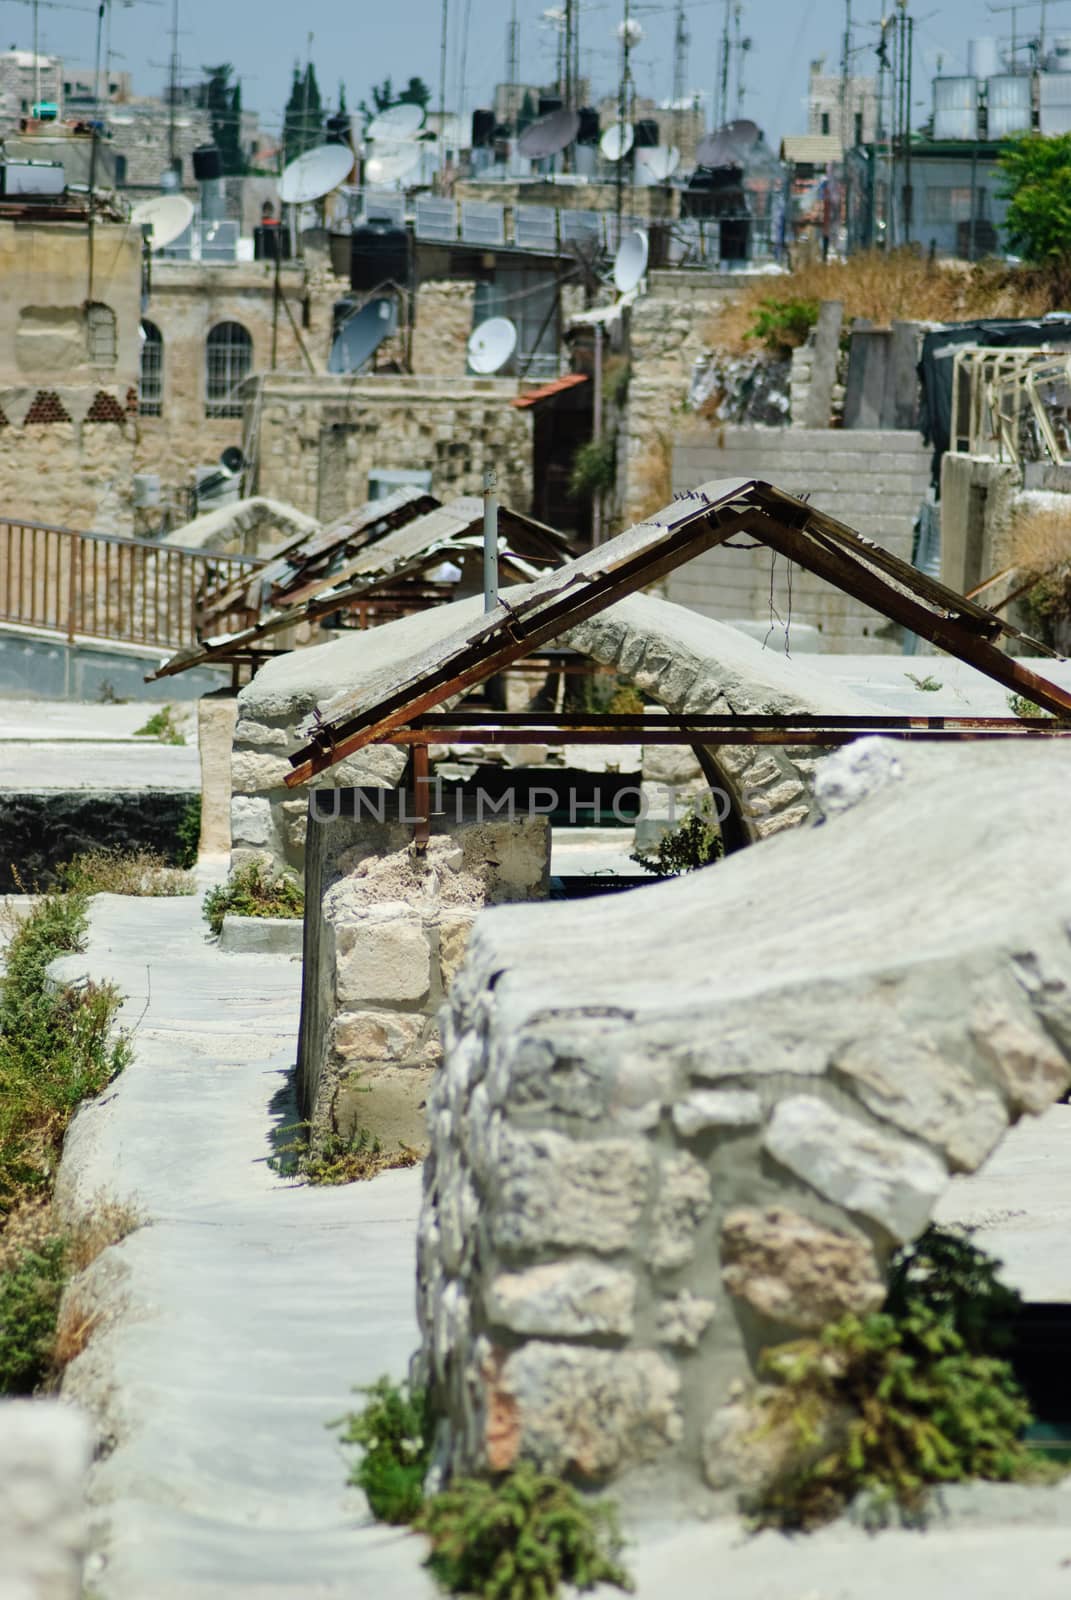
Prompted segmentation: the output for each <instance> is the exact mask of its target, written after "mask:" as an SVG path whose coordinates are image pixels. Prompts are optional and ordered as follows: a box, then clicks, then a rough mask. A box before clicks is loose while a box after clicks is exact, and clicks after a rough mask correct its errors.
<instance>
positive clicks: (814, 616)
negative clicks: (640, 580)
mask: <svg viewBox="0 0 1071 1600" xmlns="http://www.w3.org/2000/svg"><path fill="white" fill-rule="evenodd" d="M712 478H758V479H762V480H765V481H766V482H768V483H773V484H776V485H777V487H778V488H779V489H786V490H787V491H788V492H789V493H790V494H796V495H803V496H805V497H807V498H808V499H809V500H810V501H811V503H812V504H813V505H815V506H816V507H818V508H819V509H820V510H822V511H827V512H828V513H829V514H830V516H833V517H836V518H837V519H838V520H839V521H841V522H845V523H847V524H848V526H849V527H851V528H854V529H855V530H856V531H857V532H858V533H862V534H865V535H866V537H867V538H868V539H873V540H874V541H875V542H876V543H877V544H880V545H882V546H884V548H885V549H886V550H891V551H892V553H893V554H894V555H897V556H899V557H900V559H901V560H903V561H910V560H911V549H912V540H913V524H914V519H915V517H916V515H917V513H918V509H919V506H920V504H921V503H922V501H923V499H924V498H925V497H926V494H927V492H928V489H929V485H930V451H929V448H928V447H927V446H926V445H925V444H924V443H923V441H922V438H921V436H920V435H919V434H917V433H911V432H908V431H906V430H905V431H903V432H892V431H887V432H870V431H869V430H866V429H852V430H850V431H844V430H841V429H835V428H816V429H806V428H729V427H726V428H717V429H714V428H710V427H705V428H700V427H699V426H697V425H694V424H693V425H692V426H691V427H690V428H689V430H688V431H687V432H686V433H684V434H682V435H681V436H680V437H679V438H678V441H677V445H676V449H675V451H674V456H673V488H674V490H683V489H694V488H697V487H698V486H699V485H700V484H702V483H705V482H707V481H709V480H710V479H712ZM771 567H772V568H773V575H772V581H773V605H772V607H771V598H770V586H771ZM665 592H666V594H667V596H668V597H669V599H671V600H676V601H678V602H679V603H680V604H681V605H685V606H690V607H693V608H694V609H695V610H697V611H701V612H703V613H704V615H706V616H709V617H721V618H723V619H725V620H726V621H729V620H747V621H761V622H769V623H770V624H771V625H772V632H771V639H772V641H774V642H775V643H776V644H777V645H778V647H779V648H783V647H784V634H783V632H782V629H781V623H783V622H784V621H785V620H787V619H789V618H791V619H794V620H795V621H797V622H801V623H806V624H809V625H810V626H812V627H815V628H817V629H818V631H819V634H820V636H821V648H822V649H823V650H829V651H837V652H842V653H844V654H846V655H855V654H866V653H868V652H871V651H887V650H899V648H900V645H901V642H902V637H903V630H902V629H901V628H900V627H899V626H898V625H897V624H894V623H891V622H889V621H887V619H886V618H885V617H882V616H880V615H879V614H878V613H877V612H874V611H872V610H870V608H869V607H867V606H864V605H862V604H861V603H860V602H859V601H857V600H854V599H852V597H851V596H850V595H846V594H844V593H842V591H841V590H839V589H835V588H833V587H832V586H831V585H830V584H827V583H825V582H824V581H823V580H822V579H820V578H817V577H814V576H812V575H811V574H810V573H808V572H804V571H803V570H802V569H801V568H799V567H796V566H790V565H789V563H788V562H787V561H785V560H783V559H781V558H777V559H776V560H775V558H774V557H773V554H772V552H771V551H770V550H768V549H767V548H766V547H765V546H762V547H760V548H758V549H755V550H731V549H725V548H721V549H717V548H716V549H713V550H708V551H707V552H706V554H705V555H701V556H697V557H696V559H695V560H694V561H690V562H689V563H688V565H687V566H686V567H681V568H678V570H677V571H676V572H673V573H671V574H670V575H669V577H668V578H667V580H666V583H665Z"/></svg>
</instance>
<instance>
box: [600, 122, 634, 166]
mask: <svg viewBox="0 0 1071 1600" xmlns="http://www.w3.org/2000/svg"><path fill="white" fill-rule="evenodd" d="M635 137H636V135H635V133H634V132H633V131H632V124H631V123H630V122H612V123H611V124H610V126H609V127H608V128H607V130H606V132H605V133H604V134H603V136H602V138H601V139H600V140H599V149H600V150H601V151H602V153H603V155H604V156H605V157H606V159H607V161H623V160H624V158H625V157H626V156H627V155H628V153H629V151H630V150H631V149H632V144H633V140H634V139H635Z"/></svg>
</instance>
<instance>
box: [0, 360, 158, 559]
mask: <svg viewBox="0 0 1071 1600" xmlns="http://www.w3.org/2000/svg"><path fill="white" fill-rule="evenodd" d="M94 409H95V410H96V411H98V412H100V411H102V410H103V411H104V412H106V413H107V415H105V416H101V417H100V419H99V420H97V418H96V417H94V418H90V416H89V413H90V411H93V410H94ZM37 416H40V417H42V418H43V419H44V420H42V421H39V422H38V421H34V420H28V419H32V418H34V417H37ZM136 430H137V424H136V419H135V418H134V415H133V410H132V406H131V402H130V398H129V396H128V395H127V394H126V392H125V391H123V390H120V389H117V388H115V387H108V388H103V389H96V388H67V387H63V386H60V387H56V386H54V385H53V386H50V387H49V388H48V389H47V390H33V391H30V390H27V389H7V390H0V516H2V517H4V518H5V519H8V518H13V519H16V520H17V519H18V518H19V517H25V518H26V519H27V520H28V521H31V522H44V523H48V524H49V525H50V526H52V527H59V528H74V529H77V530H80V531H91V532H97V533H118V534H125V535H130V534H131V533H132V532H133V530H134V509H133V498H132V489H133V485H132V474H133V471H134V457H135V450H136V442H135V441H136Z"/></svg>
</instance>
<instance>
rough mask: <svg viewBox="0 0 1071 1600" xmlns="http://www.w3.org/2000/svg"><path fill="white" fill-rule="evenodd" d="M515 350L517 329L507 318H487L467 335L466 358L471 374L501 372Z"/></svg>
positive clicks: (486, 374) (487, 374)
mask: <svg viewBox="0 0 1071 1600" xmlns="http://www.w3.org/2000/svg"><path fill="white" fill-rule="evenodd" d="M516 348H517V329H516V326H515V324H514V323H512V322H511V321H510V320H509V318H508V317H488V319H487V321H486V322H481V323H480V325H479V327H476V328H473V330H472V333H471V334H470V335H469V342H468V358H469V366H470V367H471V368H472V370H473V372H478V373H480V374H481V375H482V376H490V374H491V373H493V372H501V370H502V368H503V367H504V366H505V365H506V362H507V361H509V360H510V358H511V356H512V355H513V352H514V351H515V350H516Z"/></svg>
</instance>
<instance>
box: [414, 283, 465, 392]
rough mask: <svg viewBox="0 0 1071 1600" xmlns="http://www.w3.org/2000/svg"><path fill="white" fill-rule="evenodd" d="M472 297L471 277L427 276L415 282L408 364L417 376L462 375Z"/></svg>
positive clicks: (447, 376)
mask: <svg viewBox="0 0 1071 1600" xmlns="http://www.w3.org/2000/svg"><path fill="white" fill-rule="evenodd" d="M475 299H476V285H475V283H474V282H473V281H472V280H471V279H468V280H464V279H457V278H430V279H427V280H425V281H424V282H423V283H421V284H420V285H419V287H418V289H417V294H416V317H415V319H414V322H413V343H412V368H413V371H414V372H415V373H416V374H417V375H418V376H419V377H421V378H463V377H464V376H465V371H466V368H467V366H468V344H469V335H470V333H471V332H472V328H473V304H474V302H475Z"/></svg>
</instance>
